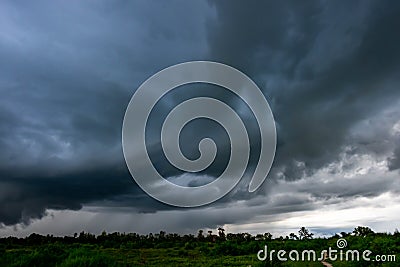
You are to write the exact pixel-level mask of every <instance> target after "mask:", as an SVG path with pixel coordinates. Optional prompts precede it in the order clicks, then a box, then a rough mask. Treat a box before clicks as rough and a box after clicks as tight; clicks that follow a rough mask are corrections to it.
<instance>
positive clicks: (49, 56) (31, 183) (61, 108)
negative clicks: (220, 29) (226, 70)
mask: <svg viewBox="0 0 400 267" xmlns="http://www.w3.org/2000/svg"><path fill="white" fill-rule="evenodd" d="M202 10H204V11H207V10H209V7H208V6H207V4H206V3H197V4H188V3H185V2H184V1H175V2H169V3H168V4H165V3H157V2H155V1H146V3H145V2H131V3H128V2H123V1H121V2H115V3H108V2H101V1H99V2H96V3H83V2H82V3H81V2H70V3H66V2H54V1H38V2H36V3H22V2H20V3H18V2H12V1H10V2H3V3H2V4H1V8H0V17H1V19H0V58H1V60H0V92H1V95H2V97H1V98H0V145H1V150H0V183H1V188H2V190H1V195H0V199H1V201H0V206H1V209H0V222H3V223H5V224H14V223H17V222H18V221H23V222H28V221H29V219H30V218H39V217H41V216H42V215H43V213H44V211H45V210H46V209H47V208H51V207H55V208H59V209H62V208H64V209H79V208H80V207H81V205H82V203H88V202H92V201H100V200H103V199H104V198H112V197H113V196H117V195H120V194H124V193H127V192H128V191H129V192H130V193H132V194H134V195H136V196H142V198H143V196H144V194H143V192H142V191H140V190H139V189H138V188H137V186H136V185H135V184H134V183H133V182H132V178H131V177H130V175H129V174H128V172H127V169H126V167H125V163H124V160H123V156H122V149H121V127H122V119H123V115H124V111H125V108H126V106H127V104H128V102H129V100H130V97H131V95H132V93H133V91H134V89H135V88H137V86H138V85H140V83H141V82H143V81H144V80H145V79H147V78H148V77H149V76H150V75H152V74H153V73H154V72H156V71H158V70H160V69H162V68H164V67H166V66H169V65H172V64H175V63H178V62H182V61H187V60H193V59H198V58H203V57H204V53H205V52H206V50H207V46H206V40H205V38H203V37H202V36H204V35H205V34H204V31H205V27H204V26H203V25H204V21H205V20H206V19H207V16H205V15H203V14H202V12H201V11H202ZM183 21H184V22H185V23H183ZM8 189H9V190H8ZM10 192H15V194H11V193H10ZM144 199H147V200H148V197H147V196H146V197H144ZM150 203H153V202H152V201H150ZM143 206H146V205H145V204H143ZM155 206H156V207H157V205H155Z"/></svg>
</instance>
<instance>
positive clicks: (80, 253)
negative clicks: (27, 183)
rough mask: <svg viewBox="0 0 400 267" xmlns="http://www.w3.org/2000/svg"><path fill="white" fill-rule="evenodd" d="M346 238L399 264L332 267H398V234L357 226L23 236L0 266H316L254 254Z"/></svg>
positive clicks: (10, 241) (12, 242)
mask: <svg viewBox="0 0 400 267" xmlns="http://www.w3.org/2000/svg"><path fill="white" fill-rule="evenodd" d="M343 236H345V238H346V241H347V243H348V247H346V249H357V250H359V251H363V250H366V249H368V250H371V251H373V252H374V254H375V255H378V254H380V255H396V257H397V262H386V263H383V264H380V265H379V264H378V263H377V262H341V261H339V260H337V261H335V262H334V264H333V265H334V266H335V267H337V266H339V267H340V266H398V261H399V260H400V255H399V253H400V235H399V233H398V231H396V232H395V233H394V234H389V233H374V232H373V231H372V230H371V229H369V228H368V227H357V228H355V229H354V231H353V233H352V234H347V233H341V234H340V235H338V234H336V235H334V236H332V237H330V238H313V234H312V233H310V231H309V230H308V229H307V228H305V227H302V228H300V231H299V236H297V235H296V234H294V233H292V234H290V235H289V236H287V237H285V238H284V237H277V238H273V237H272V235H271V234H270V233H265V234H258V235H255V236H253V235H251V234H249V233H235V234H234V233H225V230H224V229H223V228H222V227H220V228H218V229H217V234H213V233H212V231H211V230H210V231H208V234H207V235H204V232H203V231H199V232H198V234H197V235H196V236H195V235H178V234H170V233H166V232H164V231H160V232H159V233H156V234H152V233H150V234H148V235H138V234H136V233H127V234H125V233H109V234H107V233H106V232H103V233H102V234H101V235H99V236H95V235H92V234H89V233H85V232H81V233H80V234H74V235H73V236H65V237H54V236H49V235H48V236H42V235H38V234H32V235H30V236H28V237H26V238H15V237H7V238H1V239H0V266H15V267H16V266H32V267H35V266H36V267H41V266H57V267H69V266H77V267H83V266H88V267H91V266H99V267H101V266H249V265H250V266H322V264H321V263H320V262H318V261H317V262H291V261H287V262H281V261H278V260H277V259H276V258H273V259H272V261H270V260H267V261H265V262H261V261H259V260H258V259H257V252H258V251H259V250H261V249H264V246H265V245H268V250H269V251H271V250H276V251H278V250H285V251H290V250H297V251H303V250H308V249H314V250H315V251H317V252H318V253H321V251H322V249H327V248H328V247H332V248H336V242H337V240H338V239H339V238H343Z"/></svg>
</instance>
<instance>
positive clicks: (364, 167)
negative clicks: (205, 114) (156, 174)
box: [0, 0, 400, 236]
mask: <svg viewBox="0 0 400 267" xmlns="http://www.w3.org/2000/svg"><path fill="white" fill-rule="evenodd" d="M398 14H400V3H399V2H395V1H355V0H354V1H341V2H331V1H302V2H301V3H300V2H299V1H248V2H243V1H223V0H220V1H217V0H215V1H183V0H181V1H161V0H158V1H35V2H34V3H33V2H27V1H2V2H1V3H0V93H1V97H0V236H9V235H14V236H26V235H29V234H31V233H33V232H36V233H41V234H54V235H71V234H73V233H74V232H80V231H82V230H84V231H89V232H92V233H95V234H98V233H101V232H102V231H103V230H105V231H107V232H113V231H120V232H138V233H142V234H146V233H149V232H153V233H154V232H159V231H160V230H164V231H167V232H178V233H196V232H197V231H198V229H216V228H217V227H221V226H222V227H224V228H225V229H226V230H227V231H229V232H250V233H264V232H271V233H274V234H275V235H280V234H282V235H286V234H288V233H290V232H294V231H297V229H299V228H300V227H301V226H305V227H308V228H309V229H311V231H312V232H314V233H317V234H320V235H326V234H334V233H337V232H341V231H351V230H352V229H353V228H354V227H356V226H358V225H364V226H369V227H371V228H372V229H373V230H375V231H381V232H393V231H394V230H395V229H396V228H400V225H398V222H399V221H400V194H399V193H400V179H399V178H400V90H399V89H400V88H399V87H400V76H399V75H398V74H399V73H400V49H399V47H400V35H399V34H398V29H399V28H400V17H399V16H398ZM192 60H210V61H216V62H221V63H224V64H228V65H231V66H233V67H235V68H237V69H239V70H241V71H243V72H244V73H245V74H246V75H248V76H249V77H250V78H251V79H253V80H254V81H255V82H256V83H257V85H258V86H259V87H260V89H261V90H262V92H263V94H264V95H265V97H266V99H267V100H268V102H269V104H270V106H271V109H272V112H273V114H274V118H275V123H276V127H277V136H278V143H277V150H276V155H275V160H274V164H273V167H272V169H271V172H270V173H269V175H268V177H267V180H266V181H265V182H264V183H263V184H262V186H261V187H260V188H259V189H258V190H257V191H256V192H254V193H249V192H248V191H247V186H248V183H249V181H250V178H251V177H250V176H251V170H252V168H253V169H254V166H255V162H256V161H257V157H258V154H259V153H258V154H257V151H258V150H257V147H259V144H260V140H259V137H257V136H258V132H257V129H256V128H257V124H256V123H255V122H254V116H252V114H251V113H250V112H249V109H248V108H247V107H246V105H245V104H243V103H242V102H241V101H240V100H238V99H236V98H235V97H234V96H232V95H229V94H228V93H227V92H225V90H224V89H222V88H219V87H216V86H207V85H204V84H203V85H188V86H186V87H187V88H186V89H185V90H183V88H177V89H176V90H174V92H173V93H171V94H168V95H166V96H165V98H163V99H162V100H160V103H158V104H157V105H156V107H155V111H154V113H153V114H151V116H150V119H151V121H150V122H149V125H148V127H149V129H150V130H149V132H150V134H149V136H148V140H147V141H148V142H147V144H148V146H149V154H150V157H151V159H152V161H153V163H154V165H155V167H156V168H157V169H158V170H159V171H160V173H162V174H163V175H165V177H166V178H167V179H169V180H171V181H174V182H176V183H178V184H179V183H184V184H185V183H187V184H189V183H192V184H198V183H204V182H209V181H212V180H213V179H215V177H217V176H218V175H219V174H220V173H221V172H222V171H223V170H224V167H225V166H226V164H227V160H228V158H229V147H230V144H229V139H227V137H226V134H225V132H224V130H223V129H221V127H220V126H219V125H218V124H216V123H213V122H212V121H209V120H202V119H199V120H198V121H197V122H196V121H193V122H191V123H189V124H188V125H187V126H186V127H185V129H184V130H183V131H182V136H181V144H182V150H183V153H184V154H185V153H186V155H188V157H189V158H190V157H194V158H195V157H196V155H197V156H198V150H197V146H198V143H199V141H200V140H201V139H202V138H204V137H205V136H212V137H214V138H215V140H216V143H217V147H218V152H219V154H218V155H217V157H216V159H215V161H214V163H213V164H212V166H210V168H208V169H206V170H205V171H203V172H201V173H198V174H193V173H184V172H182V171H179V170H177V169H176V168H174V167H173V166H171V165H170V164H169V163H168V162H167V160H166V158H165V156H164V155H163V152H162V147H161V145H160V140H159V137H160V133H159V131H160V124H161V122H162V120H163V119H165V116H166V114H167V113H168V111H170V110H171V109H172V108H173V107H174V106H176V105H177V104H179V103H180V102H181V101H183V100H185V99H188V98H191V97H193V96H195V95H198V94H201V95H203V94H205V95H210V96H214V97H219V98H221V99H223V100H224V101H225V102H226V103H227V104H229V105H230V106H231V107H233V108H234V109H235V110H236V111H237V112H238V114H240V116H241V118H242V119H243V120H244V121H245V124H246V127H247V129H248V132H249V136H250V138H251V140H250V142H251V146H252V148H253V149H252V151H253V152H252V154H251V156H250V162H249V166H248V169H249V170H248V172H247V173H246V176H245V177H244V178H243V179H242V181H241V182H240V183H239V184H238V185H237V186H236V187H235V188H234V189H233V190H232V191H231V192H230V193H229V194H227V195H226V196H225V197H223V198H222V199H220V200H218V201H216V202H214V203H212V204H209V205H206V206H203V207H199V208H177V207H172V206H169V205H166V204H163V203H161V202H158V201H157V200H154V199H153V198H151V197H150V196H148V195H147V194H146V193H145V192H144V191H142V190H141V189H140V188H139V186H138V185H137V184H136V183H135V182H134V180H133V179H132V177H131V175H130V174H129V171H128V169H127V166H126V164H125V161H124V157H123V153H122V144H121V134H122V122H123V118H124V113H125V110H126V108H127V105H128V103H129V101H130V99H131V97H132V95H133V94H134V92H135V90H136V89H137V88H138V87H139V86H140V84H141V83H143V82H144V81H145V80H146V79H148V78H149V77H150V76H152V75H153V74H155V73H156V72H158V71H160V70H162V69H164V68H166V67H168V66H171V65H174V64H178V63H182V62H187V61H192Z"/></svg>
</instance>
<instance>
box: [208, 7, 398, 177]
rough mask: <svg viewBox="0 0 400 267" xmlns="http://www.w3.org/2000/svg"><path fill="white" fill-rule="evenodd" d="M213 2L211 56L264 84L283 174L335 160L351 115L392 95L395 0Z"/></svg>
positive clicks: (372, 109)
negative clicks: (390, 0)
mask: <svg viewBox="0 0 400 267" xmlns="http://www.w3.org/2000/svg"><path fill="white" fill-rule="evenodd" d="M212 3H213V4H214V5H215V7H216V9H217V14H218V16H217V20H218V24H216V25H215V28H216V30H214V31H210V34H209V40H210V47H211V49H212V50H211V52H212V55H213V56H214V57H215V58H217V59H218V60H221V61H222V62H225V63H229V64H232V65H234V66H238V67H241V68H243V70H245V71H246V72H247V73H248V74H249V75H250V76H251V77H254V78H255V79H256V80H257V81H258V82H259V83H260V84H262V85H263V87H264V88H265V91H264V92H265V94H266V96H267V98H269V99H270V100H271V103H272V109H273V111H274V115H275V118H276V121H277V124H278V138H279V146H278V150H277V157H276V160H275V163H276V164H275V168H279V167H282V168H283V169H284V171H285V176H286V178H287V179H296V178H299V175H300V176H301V175H302V170H301V168H302V166H300V167H298V166H296V164H295V163H294V162H293V161H300V162H304V163H305V164H306V165H305V166H306V169H307V171H308V172H310V171H311V172H312V171H313V170H317V169H318V168H320V167H321V166H324V165H325V164H326V163H329V162H331V161H334V160H336V157H337V156H338V154H339V151H340V150H342V149H343V146H344V145H349V144H348V143H347V142H348V140H347V136H348V135H349V131H350V130H351V128H352V127H353V126H354V125H355V124H356V123H357V122H359V121H360V120H362V119H365V118H368V116H371V115H374V114H375V113H376V112H379V111H380V110H382V109H383V108H385V107H386V106H389V105H391V104H393V103H394V101H397V100H398V99H399V94H400V91H399V90H398V87H399V79H398V77H397V75H396V74H398V73H399V70H400V69H399V67H400V50H399V49H398V47H399V46H400V37H399V35H398V34H397V29H398V28H399V26H400V19H399V17H398V16H397V14H398V12H399V10H400V5H399V4H398V3H392V2H377V1H375V2H366V1H351V2H346V3H344V2H343V3H340V4H338V3H335V4H333V3H329V2H320V1H306V2H301V3H300V2H297V1H293V2H291V1H284V2H267V3H264V2H261V1H259V2H258V1H253V2H250V3H247V4H246V5H242V4H241V3H240V1H229V2H228V1H215V2H214V1H213V2H212ZM213 26H214V25H213ZM210 27H211V26H210ZM373 127H376V126H375V125H374V126H373ZM377 138H379V137H377ZM350 145H351V144H350Z"/></svg>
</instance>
